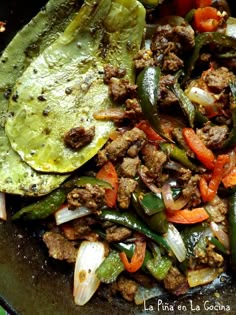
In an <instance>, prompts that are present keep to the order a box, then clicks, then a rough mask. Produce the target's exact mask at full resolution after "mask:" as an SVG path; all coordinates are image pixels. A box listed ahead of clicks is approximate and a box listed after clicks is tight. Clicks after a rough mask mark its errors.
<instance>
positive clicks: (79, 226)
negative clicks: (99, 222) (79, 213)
mask: <svg viewBox="0 0 236 315" xmlns="http://www.w3.org/2000/svg"><path fill="white" fill-rule="evenodd" d="M95 223H96V220H95V219H93V218H92V217H90V216H86V217H83V218H79V219H75V220H72V221H71V222H69V223H66V224H64V225H63V234H64V235H65V236H66V238H68V239H69V240H78V239H89V240H91V239H93V240H96V239H97V238H98V236H97V235H94V234H95V233H92V229H91V227H90V226H91V225H93V224H95Z"/></svg>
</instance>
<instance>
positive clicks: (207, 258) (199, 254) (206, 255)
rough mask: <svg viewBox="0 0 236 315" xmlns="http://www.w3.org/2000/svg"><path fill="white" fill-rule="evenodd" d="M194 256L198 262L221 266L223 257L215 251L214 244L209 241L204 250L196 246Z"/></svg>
mask: <svg viewBox="0 0 236 315" xmlns="http://www.w3.org/2000/svg"><path fill="white" fill-rule="evenodd" d="M194 254H195V257H196V258H197V261H198V263H199V264H205V265H209V266H210V267H217V268H219V267H222V266H223V263H224V258H223V256H222V255H220V254H219V253H217V252H216V251H215V246H214V245H213V244H211V243H209V244H208V245H207V247H206V249H205V250H202V249H200V248H197V249H196V250H195V251H194Z"/></svg>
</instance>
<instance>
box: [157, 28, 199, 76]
mask: <svg viewBox="0 0 236 315" xmlns="http://www.w3.org/2000/svg"><path fill="white" fill-rule="evenodd" d="M194 44H195V41H194V31H193V29H192V28H191V26H189V25H187V24H186V23H185V22H183V23H182V25H177V26H171V25H169V24H166V25H159V26H157V28H156V31H155V34H154V36H153V38H152V42H151V50H152V51H153V52H154V57H155V58H156V61H157V63H159V64H160V65H161V66H162V71H164V72H176V71H177V70H179V69H181V68H182V67H183V64H184V63H183V60H182V57H183V54H184V52H186V51H189V50H190V49H192V48H193V47H194Z"/></svg>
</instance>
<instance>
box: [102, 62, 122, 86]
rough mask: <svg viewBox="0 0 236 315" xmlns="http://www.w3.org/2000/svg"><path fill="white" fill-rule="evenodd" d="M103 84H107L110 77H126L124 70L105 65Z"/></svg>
mask: <svg viewBox="0 0 236 315" xmlns="http://www.w3.org/2000/svg"><path fill="white" fill-rule="evenodd" d="M104 72H105V73H104V82H105V83H109V82H110V79H111V78H112V77H115V78H122V77H124V76H125V75H126V70H125V69H121V68H118V67H114V66H112V65H105V67H104Z"/></svg>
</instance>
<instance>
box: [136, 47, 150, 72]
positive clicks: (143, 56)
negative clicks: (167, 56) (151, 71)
mask: <svg viewBox="0 0 236 315" xmlns="http://www.w3.org/2000/svg"><path fill="white" fill-rule="evenodd" d="M152 55H153V54H152V51H151V50H150V49H142V50H139V52H138V53H137V55H136V56H135V57H134V63H135V67H136V69H143V68H145V67H149V66H153V65H154V59H153V58H152Z"/></svg>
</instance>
